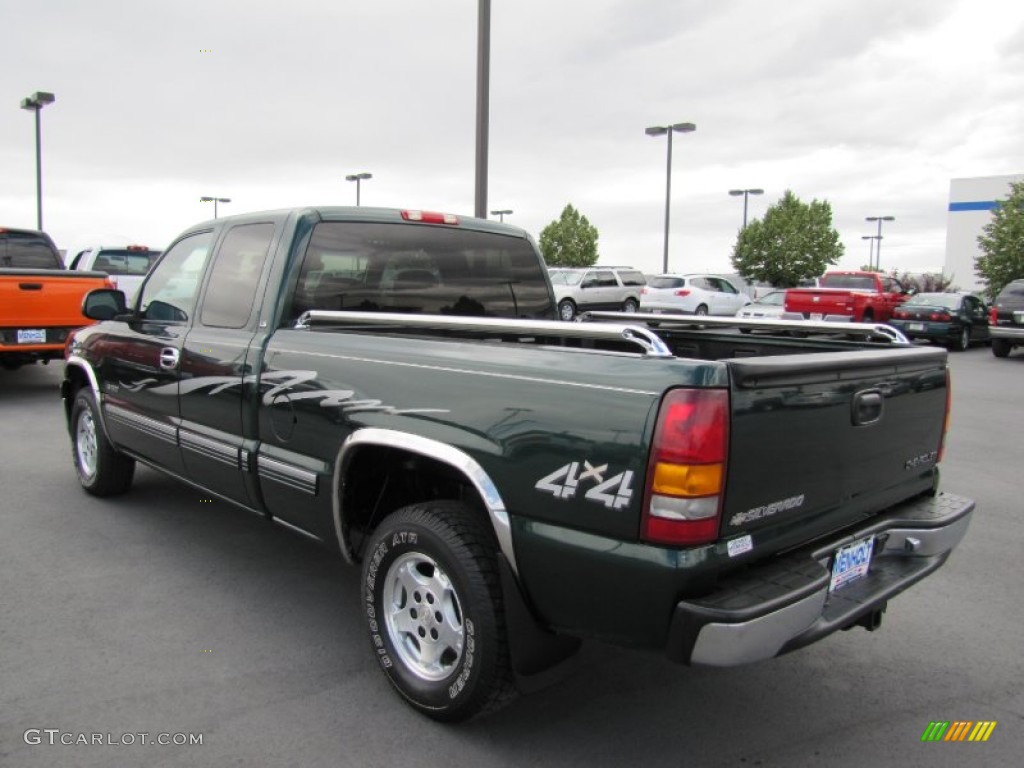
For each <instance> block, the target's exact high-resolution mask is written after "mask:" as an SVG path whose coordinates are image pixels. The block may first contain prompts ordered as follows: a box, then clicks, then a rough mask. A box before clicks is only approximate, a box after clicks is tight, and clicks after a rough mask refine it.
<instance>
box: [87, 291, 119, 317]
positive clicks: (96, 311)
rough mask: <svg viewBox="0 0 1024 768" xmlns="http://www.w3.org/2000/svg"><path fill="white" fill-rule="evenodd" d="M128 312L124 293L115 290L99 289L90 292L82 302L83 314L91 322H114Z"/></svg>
mask: <svg viewBox="0 0 1024 768" xmlns="http://www.w3.org/2000/svg"><path fill="white" fill-rule="evenodd" d="M127 311H128V306H127V302H126V301H125V298H124V291H118V290H116V289H113V288H97V289H96V290H94V291H89V292H88V293H87V294H85V298H84V299H83V300H82V314H83V315H85V316H86V317H88V318H89V319H90V320H113V319H114V318H115V317H117V316H118V315H123V314H125V313H127Z"/></svg>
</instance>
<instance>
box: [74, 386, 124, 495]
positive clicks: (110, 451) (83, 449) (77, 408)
mask: <svg viewBox="0 0 1024 768" xmlns="http://www.w3.org/2000/svg"><path fill="white" fill-rule="evenodd" d="M71 458H72V460H73V461H74V464H75V471H76V472H77V473H78V480H79V482H81V484H82V487H83V488H85V490H86V491H88V492H89V493H91V494H92V495H93V496H114V495H117V494H119V493H124V492H125V491H127V490H128V487H129V486H130V485H131V484H132V478H133V477H134V476H135V460H134V459H132V458H129V457H128V456H125V455H124V454H121V453H118V452H117V451H116V450H115V449H114V447H113V446H112V445H111V444H110V441H108V440H107V436H106V435H105V434H104V433H103V425H102V424H101V423H100V418H99V407H98V406H97V405H96V398H95V397H93V394H92V392H91V391H90V390H89V389H81V390H79V391H78V393H77V394H76V395H75V401H74V405H72V407H71Z"/></svg>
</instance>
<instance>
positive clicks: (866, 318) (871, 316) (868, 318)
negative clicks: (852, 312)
mask: <svg viewBox="0 0 1024 768" xmlns="http://www.w3.org/2000/svg"><path fill="white" fill-rule="evenodd" d="M860 321H861V322H862V323H873V322H875V313H874V312H872V311H871V310H870V309H866V310H864V315H863V316H862V317H861V319H860Z"/></svg>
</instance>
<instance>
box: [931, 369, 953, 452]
mask: <svg viewBox="0 0 1024 768" xmlns="http://www.w3.org/2000/svg"><path fill="white" fill-rule="evenodd" d="M952 407H953V389H952V383H951V382H950V379H949V369H948V368H947V369H946V415H945V417H943V419H942V434H941V435H940V436H939V455H938V457H937V458H936V459H935V463H936V464H938V463H939V462H940V461H942V454H943V453H945V451H946V432H948V431H949V412H950V410H951V409H952Z"/></svg>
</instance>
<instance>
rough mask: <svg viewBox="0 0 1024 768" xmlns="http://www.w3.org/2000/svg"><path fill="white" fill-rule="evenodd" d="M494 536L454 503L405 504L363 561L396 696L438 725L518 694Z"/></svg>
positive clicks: (374, 623) (375, 642)
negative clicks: (513, 673)
mask: <svg viewBox="0 0 1024 768" xmlns="http://www.w3.org/2000/svg"><path fill="white" fill-rule="evenodd" d="M496 546H497V545H496V543H495V542H494V536H493V534H492V533H491V531H490V530H489V529H487V528H486V527H485V525H484V523H483V522H482V520H481V519H480V517H479V516H478V515H475V514H474V513H473V511H472V510H470V509H469V508H468V507H466V506H465V505H463V504H461V503H458V502H453V501H434V502H425V503H421V504H413V505H411V506H408V507H404V508H402V509H400V510H398V511H397V512H395V513H394V514H392V515H390V516H389V517H387V518H386V519H385V520H384V521H383V522H382V523H381V524H380V526H379V527H378V528H377V529H376V530H375V531H374V532H373V535H372V536H371V538H370V542H369V546H368V548H367V550H366V551H367V555H366V558H365V559H364V561H363V587H364V610H365V613H366V619H367V623H368V628H369V633H370V642H371V645H372V647H373V651H374V654H375V655H376V657H377V661H378V662H379V663H380V665H381V668H382V669H383V671H384V674H385V676H387V678H388V680H389V681H390V683H391V684H392V685H393V686H394V687H395V690H397V691H398V693H399V694H401V696H402V697H403V698H404V699H405V700H406V702H408V703H409V704H410V705H411V706H412V707H413V708H414V709H417V710H418V711H420V712H422V713H423V714H425V715H427V716H428V717H431V718H433V719H435V720H442V721H448V722H453V721H459V720H465V719H468V718H470V717H473V716H474V715H477V714H480V713H482V712H485V711H488V710H493V709H496V708H498V707H499V706H501V705H503V704H504V703H506V702H507V701H508V700H510V699H511V698H512V696H513V695H514V693H515V689H514V686H513V682H512V671H511V665H510V661H509V651H508V644H507V641H506V635H505V618H504V613H503V603H502V596H501V586H500V581H499V573H498V567H497V562H496V557H495V548H496Z"/></svg>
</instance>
